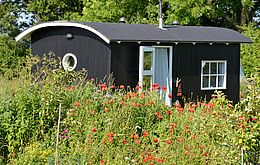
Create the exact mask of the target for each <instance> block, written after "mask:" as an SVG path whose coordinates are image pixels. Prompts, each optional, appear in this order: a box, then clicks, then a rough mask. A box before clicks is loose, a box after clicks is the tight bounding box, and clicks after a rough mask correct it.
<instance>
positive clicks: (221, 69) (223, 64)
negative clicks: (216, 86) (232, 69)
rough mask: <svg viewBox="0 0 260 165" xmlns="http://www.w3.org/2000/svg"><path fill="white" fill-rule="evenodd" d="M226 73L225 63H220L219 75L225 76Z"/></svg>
mask: <svg viewBox="0 0 260 165" xmlns="http://www.w3.org/2000/svg"><path fill="white" fill-rule="evenodd" d="M224 73H225V63H224V62H219V63H218V74H224Z"/></svg>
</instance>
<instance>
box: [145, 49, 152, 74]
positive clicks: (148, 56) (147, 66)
mask: <svg viewBox="0 0 260 165" xmlns="http://www.w3.org/2000/svg"><path fill="white" fill-rule="evenodd" d="M152 54H153V53H152V52H144V70H151V69H152V59H153V58H152V57H153V56H152Z"/></svg>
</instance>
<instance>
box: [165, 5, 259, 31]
mask: <svg viewBox="0 0 260 165" xmlns="http://www.w3.org/2000/svg"><path fill="white" fill-rule="evenodd" d="M166 3H169V5H170V7H169V9H168V10H167V11H166V17H167V18H166V22H167V23H171V22H172V21H173V20H179V21H180V23H181V24H184V25H211V26H221V27H229V28H233V29H236V28H237V26H238V25H242V24H248V23H249V22H251V21H252V20H253V16H254V15H255V14H256V11H257V10H258V11H259V2H257V1H254V0H221V1H220V0H187V1H182V0H167V1H166Z"/></svg>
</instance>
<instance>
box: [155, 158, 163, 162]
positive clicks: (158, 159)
mask: <svg viewBox="0 0 260 165" xmlns="http://www.w3.org/2000/svg"><path fill="white" fill-rule="evenodd" d="M155 161H156V162H157V163H163V159H160V158H156V159H155Z"/></svg>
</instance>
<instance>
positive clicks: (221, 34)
mask: <svg viewBox="0 0 260 165" xmlns="http://www.w3.org/2000/svg"><path fill="white" fill-rule="evenodd" d="M51 26H71V27H79V28H83V29H86V30H89V31H91V32H93V33H94V34H96V35H98V36H99V37H100V38H102V39H103V40H104V41H105V42H107V43H110V42H114V41H122V42H123V41H126V42H162V43H165V42H202V43H203V42H209V43H252V41H251V40H250V39H248V38H247V37H245V36H244V35H242V34H241V33H238V32H236V31H234V30H231V29H226V28H219V27H202V26H165V27H164V28H163V29H161V28H158V27H157V26H156V25H149V24H124V23H101V22H66V21H54V22H45V23H41V24H38V25H35V26H32V27H30V28H28V29H27V30H25V31H24V32H22V33H20V34H19V35H18V36H17V37H16V40H17V41H18V40H20V39H22V38H23V37H25V36H28V35H30V34H31V33H33V32H34V31H35V30H37V29H40V28H45V27H51Z"/></svg>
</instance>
